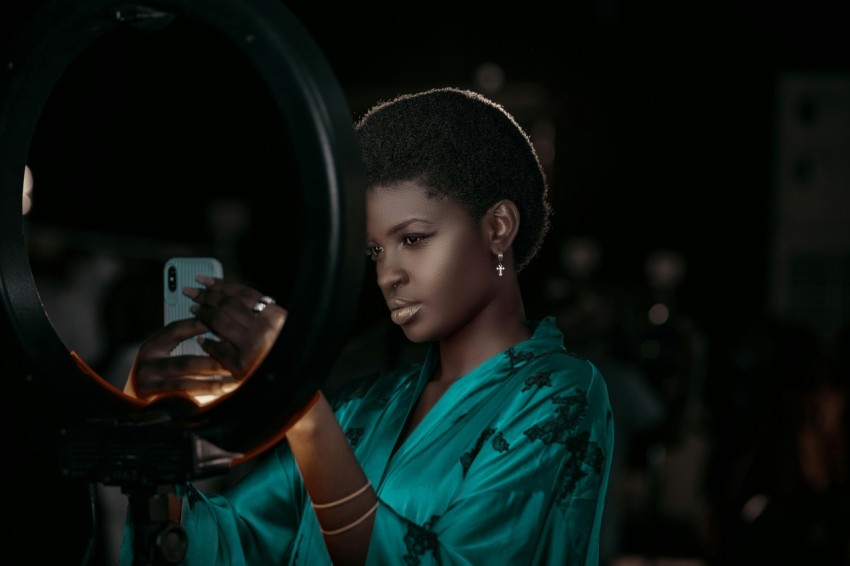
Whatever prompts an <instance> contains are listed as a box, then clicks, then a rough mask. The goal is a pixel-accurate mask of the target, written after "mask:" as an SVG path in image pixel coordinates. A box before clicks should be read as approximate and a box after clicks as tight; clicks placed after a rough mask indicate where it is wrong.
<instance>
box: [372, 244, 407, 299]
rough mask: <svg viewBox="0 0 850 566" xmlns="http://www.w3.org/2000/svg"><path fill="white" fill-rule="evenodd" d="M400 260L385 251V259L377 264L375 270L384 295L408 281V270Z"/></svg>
mask: <svg viewBox="0 0 850 566" xmlns="http://www.w3.org/2000/svg"><path fill="white" fill-rule="evenodd" d="M399 259H400V258H398V257H392V256H391V254H389V253H387V252H386V251H384V257H383V258H381V260H380V261H378V263H377V266H376V268H375V269H376V270H377V272H378V287H380V288H381V291H383V292H384V293H387V292H388V291H390V290H392V289H394V288H396V287H398V286H399V285H401V284H402V283H404V282H405V281H407V270H405V269H404V266H403V265H401V261H400V260H399Z"/></svg>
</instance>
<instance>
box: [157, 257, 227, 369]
mask: <svg viewBox="0 0 850 566" xmlns="http://www.w3.org/2000/svg"><path fill="white" fill-rule="evenodd" d="M223 274H224V270H223V268H222V265H221V262H220V261H219V260H218V259H216V258H214V257H172V258H170V259H169V260H168V261H166V262H165V267H164V268H163V304H164V307H165V308H164V321H165V324H169V323H170V322H172V321H175V320H182V319H186V318H192V317H193V316H195V315H194V314H193V313H192V311H190V310H189V307H191V306H192V305H193V304H194V301H192V299H190V298H189V297H187V296H186V295H184V294H183V292H182V289H183V287H202V286H203V285H201V283H199V282H198V281H196V280H195V277H196V276H198V275H208V276H210V277H222V276H223ZM203 336H206V337H208V338H215V336H214V335H213V334H212V333H211V332H207V333H206V334H204V335H203ZM171 355H172V356H182V355H192V356H206V355H207V353H206V352H204V351H203V349H201V345H200V344H198V342H197V337H195V336H193V337H192V338H189V339H188V340H184V341H183V342H181V343H180V344H178V345H177V347H176V348H174V350H172V351H171Z"/></svg>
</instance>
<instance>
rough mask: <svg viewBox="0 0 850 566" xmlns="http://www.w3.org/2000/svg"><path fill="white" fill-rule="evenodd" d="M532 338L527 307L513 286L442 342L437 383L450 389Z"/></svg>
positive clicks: (436, 377)
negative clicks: (460, 379) (515, 345)
mask: <svg viewBox="0 0 850 566" xmlns="http://www.w3.org/2000/svg"><path fill="white" fill-rule="evenodd" d="M530 336H531V332H530V331H529V329H528V326H527V325H526V318H525V306H524V305H523V302H522V296H521V295H520V292H519V286H518V285H517V284H516V283H515V282H514V284H513V285H512V286H511V288H510V289H509V290H508V291H505V292H503V293H502V295H501V296H500V297H499V299H498V300H496V301H493V302H492V303H491V304H490V305H488V306H487V307H486V308H485V309H484V310H483V311H481V312H480V313H479V314H478V315H477V316H476V317H475V318H473V319H472V320H470V321H469V322H467V323H466V324H465V325H464V326H463V327H462V328H461V329H460V330H458V331H457V332H455V333H454V334H452V335H451V336H447V337H444V338H442V339H441V340H440V344H439V347H440V366H439V367H438V368H437V371H436V374H435V376H434V381H436V382H439V383H440V384H441V385H443V386H446V387H447V386H449V385H451V384H452V383H454V382H455V381H457V380H458V379H459V378H460V377H462V376H464V375H466V374H467V373H469V372H471V371H472V370H474V369H475V368H476V367H478V366H479V365H481V363H482V362H484V361H486V360H487V359H489V358H491V357H493V356H495V355H496V354H498V353H500V352H503V351H505V350H507V349H508V348H510V347H511V346H513V345H514V344H516V343H518V342H522V341H523V340H527V339H528V338H529V337H530Z"/></svg>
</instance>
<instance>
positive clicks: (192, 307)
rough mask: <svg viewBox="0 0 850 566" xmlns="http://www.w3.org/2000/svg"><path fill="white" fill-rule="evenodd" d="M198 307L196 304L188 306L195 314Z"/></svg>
mask: <svg viewBox="0 0 850 566" xmlns="http://www.w3.org/2000/svg"><path fill="white" fill-rule="evenodd" d="M200 308H201V307H199V306H198V305H192V306H191V307H189V310H190V311H192V312H193V313H195V314H198V310H199V309H200Z"/></svg>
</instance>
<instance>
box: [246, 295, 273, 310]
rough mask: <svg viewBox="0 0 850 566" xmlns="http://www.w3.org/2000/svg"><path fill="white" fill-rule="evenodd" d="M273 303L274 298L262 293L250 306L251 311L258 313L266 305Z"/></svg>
mask: <svg viewBox="0 0 850 566" xmlns="http://www.w3.org/2000/svg"><path fill="white" fill-rule="evenodd" d="M273 304H275V300H274V299H273V298H271V297H269V296H268V295H263V296H262V297H260V298H259V299H257V302H256V303H254V306H253V307H251V312H253V313H254V314H260V313H261V312H263V311H264V310H265V309H266V307H267V306H269V305H273Z"/></svg>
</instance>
